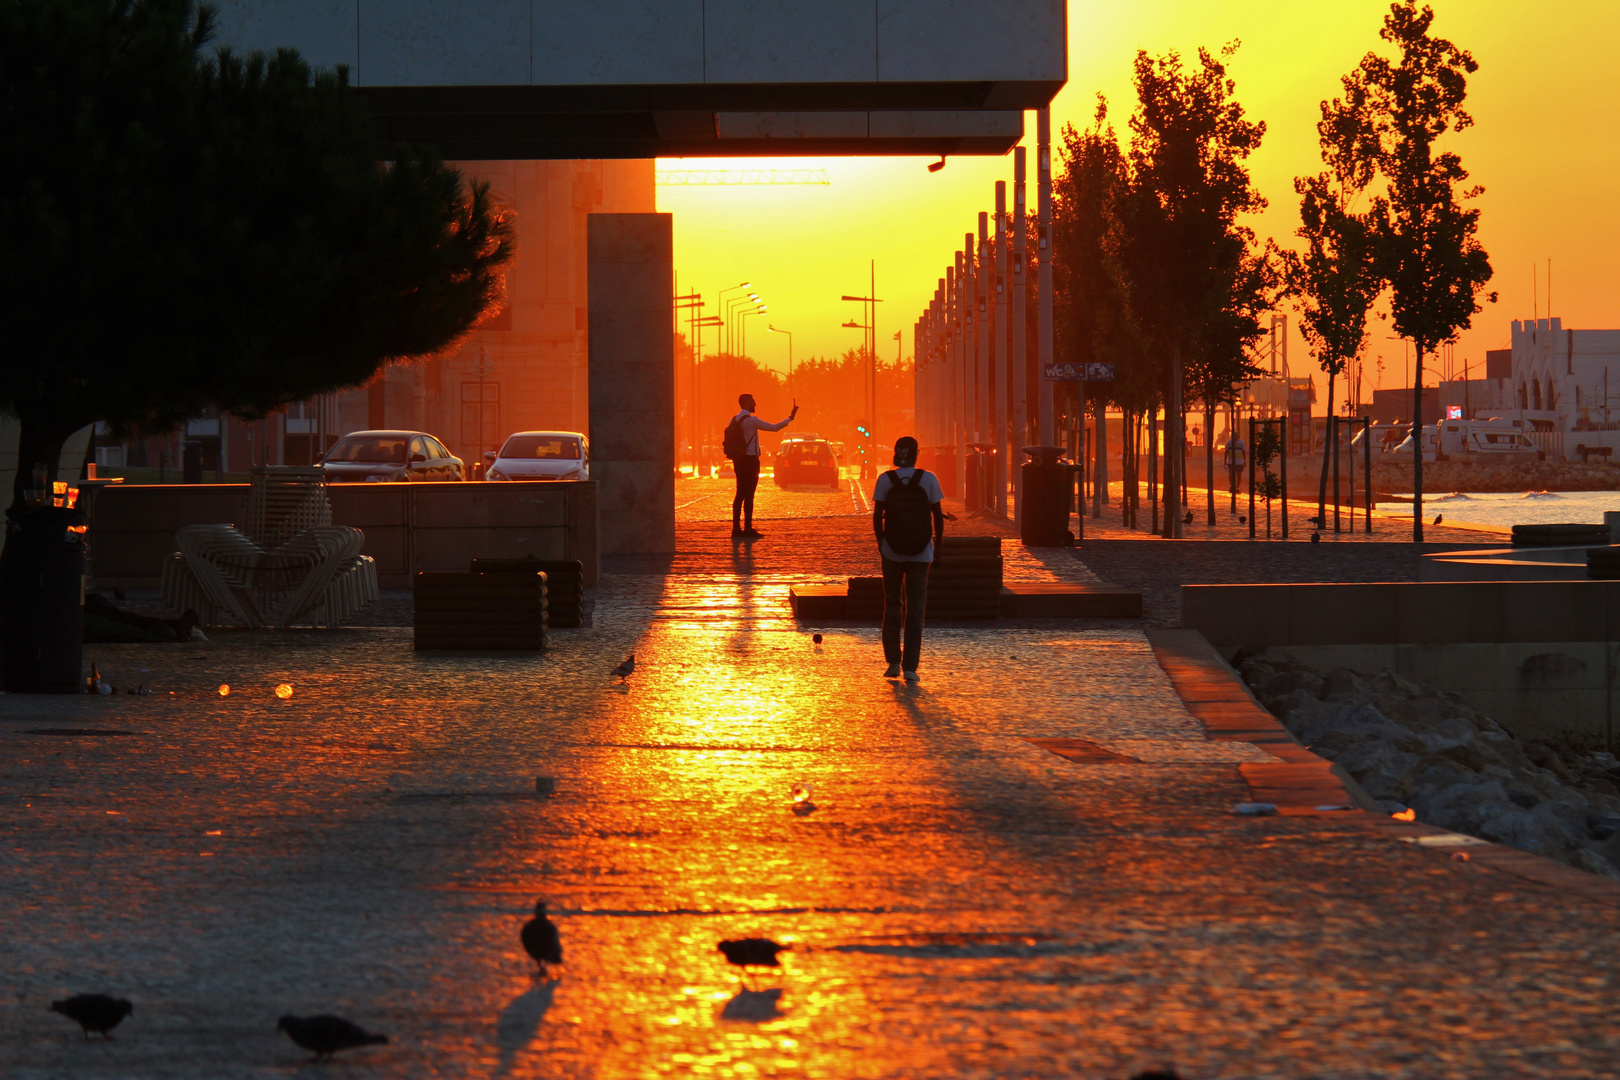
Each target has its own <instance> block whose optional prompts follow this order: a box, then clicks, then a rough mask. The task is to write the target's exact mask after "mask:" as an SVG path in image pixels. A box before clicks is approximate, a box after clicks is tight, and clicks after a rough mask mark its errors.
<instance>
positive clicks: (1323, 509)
mask: <svg viewBox="0 0 1620 1080" xmlns="http://www.w3.org/2000/svg"><path fill="white" fill-rule="evenodd" d="M1327 414H1328V422H1327V429H1326V431H1327V434H1324V435H1323V437H1322V477H1321V479H1320V480H1318V481H1317V483H1316V527H1317V529H1318V530H1322V529H1326V528H1327V474H1328V454H1329V453H1330V452H1331V450H1332V444H1333V443H1336V442H1338V440H1337V439H1336V438H1334V437H1333V432H1332V427H1333V372H1332V371H1331V370H1330V371H1329V372H1328V402H1327Z"/></svg>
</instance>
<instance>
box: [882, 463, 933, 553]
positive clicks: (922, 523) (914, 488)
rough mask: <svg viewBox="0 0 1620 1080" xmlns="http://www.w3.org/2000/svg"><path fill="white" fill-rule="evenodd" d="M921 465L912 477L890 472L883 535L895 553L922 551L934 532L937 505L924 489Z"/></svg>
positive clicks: (884, 509)
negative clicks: (901, 477) (903, 477)
mask: <svg viewBox="0 0 1620 1080" xmlns="http://www.w3.org/2000/svg"><path fill="white" fill-rule="evenodd" d="M926 475H928V474H927V473H925V472H924V471H923V470H922V469H917V470H916V471H914V472H913V473H912V474H911V479H910V480H902V479H900V473H899V472H897V471H894V470H891V471H890V472H889V490H888V493H887V496H886V497H885V498H884V500H883V539H884V540H887V541H888V543H889V550H890V551H892V552H894V553H895V554H896V555H920V554H922V550H923V548H925V547H927V546H928V541H929V540H930V539H932V537H933V535H934V505H933V503H932V502H930V501H929V498H928V492H926V491H924V490H923V486H922V478H923V477H924V476H926Z"/></svg>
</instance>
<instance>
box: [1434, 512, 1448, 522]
mask: <svg viewBox="0 0 1620 1080" xmlns="http://www.w3.org/2000/svg"><path fill="white" fill-rule="evenodd" d="M1445 516H1446V515H1444V514H1436V515H1434V523H1435V524H1436V525H1438V524H1440V522H1442V521H1444V520H1445Z"/></svg>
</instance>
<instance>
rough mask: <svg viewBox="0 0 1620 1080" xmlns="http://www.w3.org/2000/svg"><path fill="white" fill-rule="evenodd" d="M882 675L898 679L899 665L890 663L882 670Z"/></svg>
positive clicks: (886, 677)
mask: <svg viewBox="0 0 1620 1080" xmlns="http://www.w3.org/2000/svg"><path fill="white" fill-rule="evenodd" d="M883 677H884V678H885V679H898V678H899V677H900V665H899V664H890V665H889V667H888V670H886V671H884V673H883Z"/></svg>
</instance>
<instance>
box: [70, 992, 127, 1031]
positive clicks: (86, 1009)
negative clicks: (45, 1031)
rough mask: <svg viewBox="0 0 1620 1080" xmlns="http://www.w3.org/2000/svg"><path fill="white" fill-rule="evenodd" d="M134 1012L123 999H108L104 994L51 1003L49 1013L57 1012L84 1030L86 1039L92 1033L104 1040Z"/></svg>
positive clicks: (83, 995)
mask: <svg viewBox="0 0 1620 1080" xmlns="http://www.w3.org/2000/svg"><path fill="white" fill-rule="evenodd" d="M134 1011H135V1006H133V1005H131V1004H130V1003H129V1002H128V1001H126V1000H125V999H123V998H115V997H108V996H107V995H106V994H74V995H73V996H72V997H70V998H63V999H62V1000H61V1001H53V1002H51V1012H59V1013H61V1014H62V1015H63V1016H65V1017H67V1018H68V1019H69V1020H72V1021H73V1022H74V1023H76V1024H78V1025H79V1026H80V1027H81V1028H83V1029H84V1037H85V1038H86V1039H88V1038H89V1037H90V1033H91V1032H92V1031H94V1032H96V1033H98V1034H99V1035H100V1036H101V1037H102V1038H104V1039H110V1038H112V1036H111V1035H109V1034H107V1033H108V1032H109V1031H111V1030H112V1029H113V1028H115V1027H117V1026H118V1025H119V1024H120V1023H122V1022H123V1019H124V1017H126V1016H128V1015H129V1014H130V1013H132V1012H134Z"/></svg>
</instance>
